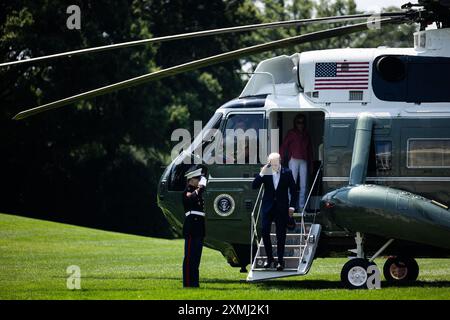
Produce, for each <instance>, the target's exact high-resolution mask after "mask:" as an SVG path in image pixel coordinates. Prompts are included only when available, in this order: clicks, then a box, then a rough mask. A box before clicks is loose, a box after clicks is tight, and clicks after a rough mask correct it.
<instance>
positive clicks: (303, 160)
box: [280, 113, 312, 210]
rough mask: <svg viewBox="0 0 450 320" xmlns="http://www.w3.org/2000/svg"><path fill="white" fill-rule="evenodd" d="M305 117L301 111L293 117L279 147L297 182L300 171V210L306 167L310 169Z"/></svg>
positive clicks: (304, 193)
mask: <svg viewBox="0 0 450 320" xmlns="http://www.w3.org/2000/svg"><path fill="white" fill-rule="evenodd" d="M305 127H306V119H305V116H304V115H303V114H301V113H299V114H297V115H296V116H295V118H294V128H292V129H291V130H289V131H288V133H287V135H286V137H285V138H284V140H283V143H282V145H281V147H280V154H281V157H287V159H289V169H291V171H292V175H293V176H294V180H295V182H296V183H297V176H298V174H299V173H300V194H299V201H298V204H299V206H300V210H302V209H303V207H304V206H305V200H306V199H305V195H306V177H307V175H308V169H309V170H312V145H311V138H310V136H309V133H308V132H307V131H306V129H305Z"/></svg>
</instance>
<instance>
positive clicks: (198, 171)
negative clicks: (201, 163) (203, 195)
mask: <svg viewBox="0 0 450 320" xmlns="http://www.w3.org/2000/svg"><path fill="white" fill-rule="evenodd" d="M201 175H202V168H199V169H196V170H192V171H188V172H187V173H186V174H185V175H184V176H185V177H186V179H188V180H189V179H191V178H196V177H200V176H201Z"/></svg>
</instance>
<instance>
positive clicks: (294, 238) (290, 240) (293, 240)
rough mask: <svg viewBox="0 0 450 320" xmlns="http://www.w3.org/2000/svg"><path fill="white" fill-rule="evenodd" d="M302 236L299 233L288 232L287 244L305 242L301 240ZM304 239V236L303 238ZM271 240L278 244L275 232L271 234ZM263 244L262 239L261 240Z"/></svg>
mask: <svg viewBox="0 0 450 320" xmlns="http://www.w3.org/2000/svg"><path fill="white" fill-rule="evenodd" d="M301 238H302V237H300V236H299V235H298V234H287V235H286V241H285V243H284V244H285V245H292V246H294V245H297V246H298V245H301V244H303V243H304V241H301V240H302V239H301ZM303 240H304V238H303ZM270 241H271V242H272V245H276V244H277V236H276V235H275V234H271V235H270ZM261 244H262V241H261Z"/></svg>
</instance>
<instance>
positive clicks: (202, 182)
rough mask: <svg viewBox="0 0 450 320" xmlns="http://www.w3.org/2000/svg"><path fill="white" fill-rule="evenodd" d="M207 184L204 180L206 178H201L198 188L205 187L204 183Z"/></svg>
mask: <svg viewBox="0 0 450 320" xmlns="http://www.w3.org/2000/svg"><path fill="white" fill-rule="evenodd" d="M207 182H208V180H206V178H205V177H204V176H202V177H201V178H200V182H199V183H198V185H199V186H204V187H206V183H207Z"/></svg>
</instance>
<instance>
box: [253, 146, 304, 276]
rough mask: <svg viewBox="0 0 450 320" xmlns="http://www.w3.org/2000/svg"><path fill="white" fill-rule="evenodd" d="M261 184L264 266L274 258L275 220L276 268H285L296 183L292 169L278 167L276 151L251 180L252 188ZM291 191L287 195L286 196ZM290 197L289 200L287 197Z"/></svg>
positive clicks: (294, 205) (279, 160) (278, 159)
mask: <svg viewBox="0 0 450 320" xmlns="http://www.w3.org/2000/svg"><path fill="white" fill-rule="evenodd" d="M263 183H264V196H263V199H262V207H261V211H262V212H261V216H262V237H263V242H264V248H265V251H266V255H267V261H266V262H265V263H264V268H272V266H273V264H274V262H275V260H274V258H273V254H272V242H271V241H270V229H271V225H272V222H273V221H275V225H276V234H277V256H278V263H277V270H278V271H282V270H283V269H284V260H283V256H284V246H285V242H286V226H287V222H288V219H289V216H292V215H293V214H294V208H295V207H296V205H297V203H296V201H297V196H296V186H295V182H294V178H293V177H292V172H291V170H290V169H288V168H283V167H282V166H281V158H280V155H279V154H278V153H271V154H270V155H269V157H268V162H267V164H266V165H265V166H264V167H263V168H262V169H261V172H260V174H259V175H257V176H256V177H255V179H254V180H253V185H252V187H253V189H258V188H259V187H260V186H261V184H263ZM289 194H290V197H289ZM289 198H290V200H289Z"/></svg>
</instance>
